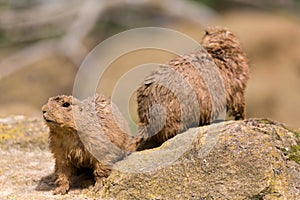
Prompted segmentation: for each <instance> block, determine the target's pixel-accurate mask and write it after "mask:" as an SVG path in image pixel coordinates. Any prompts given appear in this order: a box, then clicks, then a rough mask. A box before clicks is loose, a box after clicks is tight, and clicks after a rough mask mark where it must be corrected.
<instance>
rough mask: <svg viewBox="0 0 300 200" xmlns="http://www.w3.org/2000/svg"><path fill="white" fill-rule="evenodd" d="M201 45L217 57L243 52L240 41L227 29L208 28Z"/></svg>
mask: <svg viewBox="0 0 300 200" xmlns="http://www.w3.org/2000/svg"><path fill="white" fill-rule="evenodd" d="M201 44H202V46H203V47H204V48H205V49H206V50H207V51H208V52H209V53H213V54H216V55H221V54H224V53H226V54H234V53H238V52H241V49H240V42H239V40H238V39H237V37H236V36H235V35H234V34H233V33H232V32H231V31H229V30H228V29H226V28H221V27H211V28H207V29H206V30H205V34H204V36H203V38H202V42H201Z"/></svg>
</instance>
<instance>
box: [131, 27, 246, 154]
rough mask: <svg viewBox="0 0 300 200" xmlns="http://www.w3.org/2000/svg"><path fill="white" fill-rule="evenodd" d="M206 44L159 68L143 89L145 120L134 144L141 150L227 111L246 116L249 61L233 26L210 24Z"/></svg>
mask: <svg viewBox="0 0 300 200" xmlns="http://www.w3.org/2000/svg"><path fill="white" fill-rule="evenodd" d="M201 45H202V47H203V48H199V49H197V50H196V51H194V52H192V53H189V54H186V55H183V56H178V57H175V58H174V59H172V60H171V61H169V63H168V64H167V65H163V66H160V67H159V68H158V69H157V70H156V71H154V72H153V73H152V74H151V75H150V76H148V77H147V78H146V79H145V81H144V83H143V84H142V85H141V86H140V87H139V88H138V90H137V103H138V116H139V120H140V121H139V127H138V133H137V137H136V139H135V140H134V142H133V144H132V146H136V149H137V150H143V149H147V148H153V147H157V146H160V145H161V144H162V143H163V142H165V141H166V140H168V139H169V138H172V137H174V136H175V135H176V134H178V133H181V132H183V131H185V130H187V129H188V128H190V127H196V126H201V125H206V124H210V123H211V122H213V121H214V120H217V119H218V118H220V116H219V115H221V112H222V111H223V110H224V111H225V114H226V115H227V116H231V117H233V118H234V119H235V120H239V119H244V117H245V97H244V93H245V88H246V83H247V80H248V64H247V60H246V56H245V54H244V52H243V51H242V49H241V45H240V42H239V40H238V39H237V37H236V36H235V35H234V34H233V33H232V32H231V31H229V30H228V29H225V28H218V27H216V28H208V29H207V30H206V31H205V35H204V36H203V38H202V42H201ZM214 68H215V69H216V70H214ZM220 85H221V86H222V87H220Z"/></svg>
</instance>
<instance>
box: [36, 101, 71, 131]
mask: <svg viewBox="0 0 300 200" xmlns="http://www.w3.org/2000/svg"><path fill="white" fill-rule="evenodd" d="M75 102H76V101H75V99H74V98H73V97H72V96H65V95H60V96H56V97H51V98H50V99H49V100H48V103H47V104H45V105H44V106H43V107H42V112H43V117H44V119H45V121H46V123H47V125H48V126H49V127H50V128H52V127H53V128H55V127H62V128H74V129H75V123H74V117H73V107H74V105H75V104H76V103H75Z"/></svg>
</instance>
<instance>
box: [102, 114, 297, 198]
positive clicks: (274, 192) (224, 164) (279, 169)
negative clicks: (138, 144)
mask: <svg viewBox="0 0 300 200" xmlns="http://www.w3.org/2000/svg"><path fill="white" fill-rule="evenodd" d="M99 195H100V196H101V198H103V199H300V133H298V132H296V131H293V130H291V129H289V128H287V127H285V126H284V125H282V124H279V123H276V122H272V121H269V120H265V119H249V120H244V121H229V122H223V123H218V124H213V125H210V126H205V127H200V128H193V129H189V130H188V131H187V132H185V133H182V134H180V135H177V136H176V137H174V138H172V139H170V140H168V141H167V142H165V143H164V144H163V145H162V146H161V147H159V148H155V149H151V150H145V151H141V152H136V153H133V154H132V155H130V156H129V157H127V158H126V159H125V160H123V161H120V162H118V163H117V164H116V166H115V170H114V171H113V173H112V174H111V175H110V177H109V178H108V179H107V182H106V184H105V186H104V187H103V188H102V190H101V191H100V193H99Z"/></svg>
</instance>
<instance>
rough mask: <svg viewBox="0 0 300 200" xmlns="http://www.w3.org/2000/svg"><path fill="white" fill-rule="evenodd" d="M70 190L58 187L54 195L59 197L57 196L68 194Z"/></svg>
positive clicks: (65, 187)
mask: <svg viewBox="0 0 300 200" xmlns="http://www.w3.org/2000/svg"><path fill="white" fill-rule="evenodd" d="M68 190H69V187H68V186H60V187H57V188H56V189H55V190H54V191H53V194H54V195H57V194H62V195H64V194H67V192H68Z"/></svg>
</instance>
